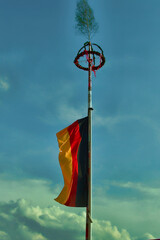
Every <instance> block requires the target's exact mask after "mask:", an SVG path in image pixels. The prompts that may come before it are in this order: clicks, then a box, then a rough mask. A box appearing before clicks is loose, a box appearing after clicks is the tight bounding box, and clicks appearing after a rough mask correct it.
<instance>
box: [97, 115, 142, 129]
mask: <svg viewBox="0 0 160 240" xmlns="http://www.w3.org/2000/svg"><path fill="white" fill-rule="evenodd" d="M131 120H139V117H138V116H136V115H117V116H114V117H103V116H100V115H97V114H95V119H94V122H93V123H94V124H95V125H97V126H102V127H106V128H108V129H113V127H115V126H116V125H118V124H119V123H121V122H126V121H131Z"/></svg>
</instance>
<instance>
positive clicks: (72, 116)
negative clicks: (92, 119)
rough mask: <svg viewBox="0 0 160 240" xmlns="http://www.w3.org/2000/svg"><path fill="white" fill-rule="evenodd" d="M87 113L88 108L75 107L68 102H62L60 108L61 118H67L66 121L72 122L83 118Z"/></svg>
mask: <svg viewBox="0 0 160 240" xmlns="http://www.w3.org/2000/svg"><path fill="white" fill-rule="evenodd" d="M86 115H87V113H86V109H85V108H84V107H83V108H74V107H72V106H69V105H67V104H61V105H60V106H59V110H58V116H59V119H61V120H65V122H68V123H72V122H74V121H76V120H77V119H80V118H83V117H85V116H86Z"/></svg>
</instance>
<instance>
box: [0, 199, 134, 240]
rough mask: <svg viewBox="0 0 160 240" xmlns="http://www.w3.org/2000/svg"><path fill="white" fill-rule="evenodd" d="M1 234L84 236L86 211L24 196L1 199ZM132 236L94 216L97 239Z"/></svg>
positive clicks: (43, 238)
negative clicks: (31, 200) (30, 200)
mask: <svg viewBox="0 0 160 240" xmlns="http://www.w3.org/2000/svg"><path fill="white" fill-rule="evenodd" d="M0 229H1V232H0V236H3V238H1V239H3V240H11V239H14V240H22V239H23V240H51V239H53V238H54V240H59V239H64V238H65V239H66V240H67V239H68V240H72V239H74V240H76V239H77V240H82V239H84V234H85V212H84V211H82V212H81V214H77V213H74V212H69V211H67V210H63V209H61V208H60V207H56V206H52V207H47V208H46V207H45V208H41V207H40V206H33V205H31V204H29V203H28V202H27V201H26V200H24V199H20V200H17V201H10V202H8V203H4V202H3V203H2V202H1V203H0ZM99 238H100V239H102V240H106V238H109V239H111V240H131V238H130V235H129V233H128V232H127V230H125V229H122V230H121V231H119V230H118V228H117V227H116V226H112V224H111V222H109V221H99V220H96V219H93V240H97V239H99Z"/></svg>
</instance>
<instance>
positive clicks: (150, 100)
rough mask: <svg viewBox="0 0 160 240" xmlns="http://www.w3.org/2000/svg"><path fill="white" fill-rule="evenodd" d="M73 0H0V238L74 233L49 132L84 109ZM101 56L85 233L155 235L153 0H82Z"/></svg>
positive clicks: (158, 167)
mask: <svg viewBox="0 0 160 240" xmlns="http://www.w3.org/2000/svg"><path fill="white" fill-rule="evenodd" d="M76 2H77V1H76V0H67V1H66V0H60V1H55V0H54V1H53V0H45V1H44V0H23V1H21V0H0V29H1V38H0V239H1V240H51V239H54V240H60V239H64V238H65V239H66V240H73V239H74V240H83V239H85V208H70V207H66V206H63V205H60V204H58V203H57V202H55V201H54V198H56V197H57V196H58V194H59V193H60V191H61V189H62V188H63V176H62V173H61V169H60V166H59V162H58V153H59V149H58V143H57V139H56V133H57V132H58V131H60V130H61V129H63V128H65V127H67V126H69V125H70V124H71V123H73V122H74V121H76V120H77V119H80V118H82V117H85V116H86V115H87V72H85V71H82V70H80V69H78V68H77V67H76V66H75V65H74V63H73V61H74V58H75V57H76V55H77V52H78V51H79V49H80V48H81V47H82V46H83V44H84V43H85V42H86V41H87V39H86V38H85V37H84V36H82V35H80V34H78V33H77V32H76V30H75V9H76ZM88 2H89V4H90V6H91V7H92V9H93V11H94V15H95V19H96V21H97V22H98V24H99V30H98V32H97V33H96V34H95V35H94V36H93V38H92V39H91V41H92V43H96V44H98V45H100V46H101V48H102V49H103V51H104V55H105V58H106V63H105V65H104V66H103V67H102V68H101V69H100V70H98V71H97V73H96V77H94V75H93V76H92V81H93V108H94V111H93V149H92V153H93V159H92V178H93V185H92V218H93V224H92V230H93V240H99V239H101V240H106V239H108V240H147V239H153V238H160V233H159V226H160V219H159V215H160V201H159V198H160V105H159V102H160V94H159V92H160V81H159V79H160V67H159V62H160V44H159V43H160V31H159V26H160V16H159V9H160V1H159V0H134V1H133V0H98V1H96V0H92V1H91V0H89V1H88Z"/></svg>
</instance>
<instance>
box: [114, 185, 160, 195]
mask: <svg viewBox="0 0 160 240" xmlns="http://www.w3.org/2000/svg"><path fill="white" fill-rule="evenodd" d="M111 185H112V186H118V187H121V188H126V189H135V190H137V191H139V192H142V193H144V194H147V195H148V196H151V197H160V189H159V187H150V186H147V185H144V184H142V183H134V182H116V181H113V182H112V183H111ZM145 196H146V195H145Z"/></svg>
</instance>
